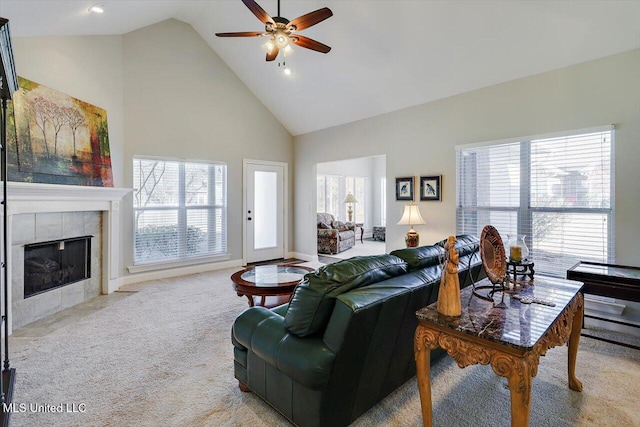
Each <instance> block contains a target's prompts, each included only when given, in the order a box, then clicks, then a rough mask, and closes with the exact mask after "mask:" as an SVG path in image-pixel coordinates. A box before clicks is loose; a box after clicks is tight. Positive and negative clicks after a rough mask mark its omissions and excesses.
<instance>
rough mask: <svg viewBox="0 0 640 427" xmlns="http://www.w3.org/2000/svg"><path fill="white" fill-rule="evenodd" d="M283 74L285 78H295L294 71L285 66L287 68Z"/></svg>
mask: <svg viewBox="0 0 640 427" xmlns="http://www.w3.org/2000/svg"><path fill="white" fill-rule="evenodd" d="M282 73H283V74H284V75H285V76H287V77H292V76H293V70H291V68H290V67H287V66H285V67H284V68H283V69H282Z"/></svg>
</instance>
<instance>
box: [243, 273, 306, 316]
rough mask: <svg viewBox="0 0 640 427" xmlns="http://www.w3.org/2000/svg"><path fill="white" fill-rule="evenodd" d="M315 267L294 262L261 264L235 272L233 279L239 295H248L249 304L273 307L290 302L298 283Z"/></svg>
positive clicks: (251, 305)
mask: <svg viewBox="0 0 640 427" xmlns="http://www.w3.org/2000/svg"><path fill="white" fill-rule="evenodd" d="M312 271H314V269H313V268H309V267H302V266H299V265H292V264H279V265H259V266H257V267H249V268H245V269H244V270H240V271H238V272H236V273H233V275H232V276H231V281H232V282H233V289H234V290H235V291H236V292H237V294H238V296H240V297H242V296H246V297H247V299H248V300H249V306H250V307H253V306H255V305H260V306H263V307H267V308H271V307H276V306H278V305H281V304H284V303H287V302H289V299H290V298H291V294H292V293H293V290H294V289H295V287H296V285H297V284H298V283H299V282H300V280H302V278H303V277H304V275H305V274H307V273H309V272H312Z"/></svg>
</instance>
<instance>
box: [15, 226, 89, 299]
mask: <svg viewBox="0 0 640 427" xmlns="http://www.w3.org/2000/svg"><path fill="white" fill-rule="evenodd" d="M90 257H91V236H83V237H75V238H73V239H64V240H56V241H50V242H42V243H34V244H31V245H25V247H24V297H25V298H27V297H31V296H34V295H37V294H40V293H42V292H46V291H49V290H51V289H55V288H59V287H62V286H65V285H70V284H71V283H75V282H78V281H80V280H84V279H89V278H90V277H91V260H90Z"/></svg>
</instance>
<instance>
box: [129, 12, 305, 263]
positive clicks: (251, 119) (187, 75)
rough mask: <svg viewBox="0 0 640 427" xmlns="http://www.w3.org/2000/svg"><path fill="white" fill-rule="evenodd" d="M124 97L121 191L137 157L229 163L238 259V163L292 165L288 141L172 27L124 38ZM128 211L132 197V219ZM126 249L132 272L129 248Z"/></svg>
mask: <svg viewBox="0 0 640 427" xmlns="http://www.w3.org/2000/svg"><path fill="white" fill-rule="evenodd" d="M124 90H125V103H124V106H125V135H126V144H125V156H124V165H125V167H124V171H125V172H124V181H125V185H126V186H131V185H132V168H131V161H132V156H134V155H148V156H162V157H174V158H183V159H195V160H211V161H213V160H215V161H223V162H226V163H227V182H228V184H227V203H228V210H227V233H228V239H227V244H228V252H229V253H230V254H231V259H232V260H239V259H241V258H242V160H243V158H250V159H258V160H269V161H280V162H287V163H289V164H290V165H291V163H292V159H293V158H292V137H291V135H290V134H289V133H288V132H287V130H286V129H285V128H284V127H283V126H282V125H281V124H280V123H279V122H278V121H277V120H276V119H275V118H274V117H273V115H272V114H271V113H270V112H269V111H268V110H267V109H266V107H265V106H264V105H263V104H262V103H261V102H260V101H259V100H258V99H257V98H256V97H255V96H254V95H253V94H252V93H251V92H250V91H249V89H248V88H247V87H246V86H245V85H244V84H243V83H242V82H241V81H240V80H239V79H238V78H237V77H236V75H235V74H234V73H233V72H232V71H231V70H230V69H229V68H228V67H227V66H226V64H225V63H224V62H223V61H222V60H221V59H220V57H218V55H217V54H216V53H215V52H214V51H213V50H211V48H210V47H209V45H208V44H207V43H206V42H205V41H204V40H203V39H202V38H201V37H200V36H199V35H198V34H197V33H196V32H195V30H194V29H193V28H192V27H191V26H190V25H188V24H185V23H183V22H180V21H177V20H174V19H171V20H168V21H163V22H160V23H158V24H154V25H150V26H148V27H145V28H142V29H139V30H136V31H133V32H131V33H128V34H125V35H124ZM289 181H290V182H291V181H292V180H291V179H289ZM131 204H132V198H131V197H129V198H128V199H127V201H126V203H125V205H126V209H128V210H129V212H131ZM292 206H293V205H292V203H291V201H290V212H292V211H293V207H292ZM290 217H291V216H290ZM290 222H291V221H290ZM126 225H127V226H126V227H125V229H126V230H125V232H126V233H128V236H132V235H133V227H132V222H131V221H127V223H126ZM289 236H291V231H290V232H289ZM127 241H128V242H132V238H131V237H128V238H127ZM125 249H126V251H127V252H126V253H125V265H132V259H133V258H132V245H131V244H129V245H128V246H126V248H125Z"/></svg>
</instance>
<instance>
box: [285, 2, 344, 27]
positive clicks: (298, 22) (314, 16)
mask: <svg viewBox="0 0 640 427" xmlns="http://www.w3.org/2000/svg"><path fill="white" fill-rule="evenodd" d="M332 16H333V12H331V9H329V8H328V7H323V8H322V9H318V10H315V11H313V12H310V13H307V14H306V15H302V16H299V17H297V18H296V19H294V20H293V21H291V22H289V23H288V24H287V27H289V28H291V27H292V26H295V27H296V29H295V30H294V31H301V30H304V29H305V28H309V27H311V26H312V25H316V24H317V23H318V22H322V21H324V20H325V19H327V18H331V17H332Z"/></svg>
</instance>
